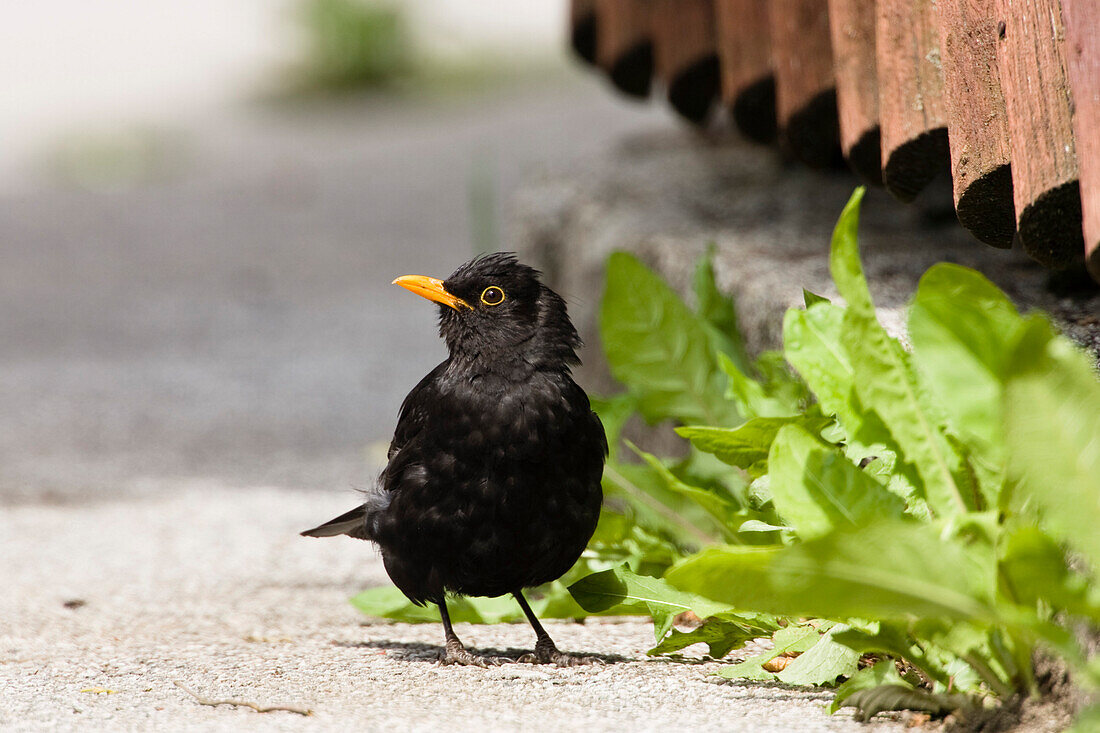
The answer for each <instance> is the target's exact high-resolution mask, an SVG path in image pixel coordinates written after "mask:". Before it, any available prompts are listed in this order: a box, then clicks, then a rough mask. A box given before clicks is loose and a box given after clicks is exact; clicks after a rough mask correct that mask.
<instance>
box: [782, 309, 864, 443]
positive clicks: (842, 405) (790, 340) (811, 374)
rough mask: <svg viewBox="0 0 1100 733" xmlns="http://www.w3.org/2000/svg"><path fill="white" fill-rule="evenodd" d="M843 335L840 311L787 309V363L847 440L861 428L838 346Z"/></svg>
mask: <svg viewBox="0 0 1100 733" xmlns="http://www.w3.org/2000/svg"><path fill="white" fill-rule="evenodd" d="M843 332H844V308H841V307H840V306H836V305H832V304H829V303H817V304H814V305H812V306H810V307H809V308H807V309H806V310H797V309H795V308H791V309H790V310H788V311H787V314H786V316H785V317H784V318H783V348H784V353H785V354H786V357H787V361H789V362H790V364H791V366H793V367H794V368H795V369H797V370H798V373H799V374H801V375H802V378H803V379H805V380H806V383H807V384H808V385H809V387H810V389H811V390H812V391H813V393H814V394H815V395H816V396H817V401H818V403H819V404H820V405H821V408H822V410H823V411H824V412H825V413H826V414H829V415H836V416H837V419H838V420H839V421H840V424H841V425H842V426H843V427H844V429H845V430H846V431H847V433H848V435H849V436H851V435H855V434H856V433H857V432H858V431H859V427H860V425H861V424H862V419H861V415H862V408H861V407H860V406H859V403H858V400H857V399H856V398H855V393H854V391H853V387H854V385H855V370H854V369H853V368H852V363H851V360H850V359H849V358H848V353H847V351H846V350H845V348H844V345H843V344H842V343H841V336H842V334H843Z"/></svg>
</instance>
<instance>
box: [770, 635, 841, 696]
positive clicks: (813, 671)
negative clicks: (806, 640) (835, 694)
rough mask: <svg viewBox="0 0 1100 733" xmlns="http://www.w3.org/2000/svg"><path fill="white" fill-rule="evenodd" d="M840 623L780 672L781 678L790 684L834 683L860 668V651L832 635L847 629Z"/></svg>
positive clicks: (781, 680) (780, 679)
mask: <svg viewBox="0 0 1100 733" xmlns="http://www.w3.org/2000/svg"><path fill="white" fill-rule="evenodd" d="M848 628H849V627H848V626H847V625H846V624H837V625H836V626H834V627H833V628H831V629H829V631H828V632H826V633H825V634H824V635H823V636H822V637H821V639H820V640H819V641H818V642H817V643H816V644H814V645H813V646H812V647H811V648H810V649H808V650H807V651H806V652H804V653H802V654H800V655H799V656H798V657H797V658H795V659H794V661H792V662H791V663H790V664H788V665H787V666H786V667H784V668H783V671H781V672H780V673H779V675H778V676H779V681H780V682H785V683H787V684H788V685H833V684H835V683H836V680H837V678H838V677H849V676H851V675H853V674H855V672H856V670H857V669H858V668H859V654H858V653H857V652H854V651H852V650H851V649H849V648H848V647H846V646H843V645H841V644H838V643H836V642H835V641H834V640H833V634H835V633H840V632H843V631H845V630H847V629H848Z"/></svg>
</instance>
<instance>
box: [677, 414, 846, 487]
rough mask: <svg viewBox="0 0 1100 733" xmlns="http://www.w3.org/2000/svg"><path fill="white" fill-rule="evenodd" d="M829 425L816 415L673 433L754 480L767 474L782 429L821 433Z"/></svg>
mask: <svg viewBox="0 0 1100 733" xmlns="http://www.w3.org/2000/svg"><path fill="white" fill-rule="evenodd" d="M831 422H832V420H831V419H829V418H826V417H820V416H816V415H798V416H794V417H756V418H753V419H751V420H749V421H747V422H746V423H745V424H744V425H742V426H741V427H739V428H710V427H700V426H689V427H683V428H677V429H676V433H677V434H678V435H680V436H681V437H683V438H687V439H688V440H690V441H691V444H692V445H693V446H695V447H696V448H698V449H699V450H701V451H703V452H704V453H712V454H714V455H715V456H717V457H718V458H719V459H721V460H722V461H724V462H726V463H728V464H730V465H731V466H737V467H738V468H743V469H745V470H747V471H748V472H749V474H750V475H752V476H753V477H756V476H761V475H763V474H764V473H765V472H766V471H767V460H768V452H769V451H770V450H771V445H772V441H773V440H775V436H776V434H777V433H778V432H779V430H780V429H781V428H783V427H785V426H787V425H800V426H802V427H804V428H805V429H806V430H808V431H810V432H811V433H820V432H821V431H822V430H824V429H825V427H826V426H828V425H829V423H831Z"/></svg>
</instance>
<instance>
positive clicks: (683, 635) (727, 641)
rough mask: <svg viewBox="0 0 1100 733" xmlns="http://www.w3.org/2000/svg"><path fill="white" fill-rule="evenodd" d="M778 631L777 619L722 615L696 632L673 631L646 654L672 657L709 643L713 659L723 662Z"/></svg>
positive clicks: (713, 617) (757, 615)
mask: <svg viewBox="0 0 1100 733" xmlns="http://www.w3.org/2000/svg"><path fill="white" fill-rule="evenodd" d="M776 628H778V627H777V624H776V621H775V618H774V617H771V616H767V615H761V614H753V615H750V616H745V615H740V614H735V613H730V612H726V613H719V614H715V615H714V616H711V617H710V618H708V619H706V620H705V621H704V622H703V625H702V626H700V627H699V628H697V629H692V630H691V631H686V632H685V631H678V630H677V629H672V633H670V634H669V635H668V637H667V638H665V639H664V640H662V641H661V643H660V644H658V645H657V646H655V647H653V648H652V649H650V650H649V651H648V652H646V654H649V655H651V656H655V655H659V654H671V653H673V652H678V651H680V650H681V649H686V648H687V647H689V646H692V645H693V644H706V645H707V652H708V654H709V655H710V657H711V658H712V659H721V658H722V657H724V656H726V655H727V654H729V653H730V651H731V650H733V649H736V648H738V647H740V646H741V645H743V644H744V643H745V642H747V641H751V640H753V639H757V638H760V637H763V636H768V635H770V634H771V633H772V632H773V631H775V629H776Z"/></svg>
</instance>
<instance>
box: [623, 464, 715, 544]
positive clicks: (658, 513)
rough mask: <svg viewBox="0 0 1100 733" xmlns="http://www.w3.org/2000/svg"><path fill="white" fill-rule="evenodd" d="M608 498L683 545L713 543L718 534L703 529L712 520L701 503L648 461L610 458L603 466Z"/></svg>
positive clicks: (652, 530) (648, 526)
mask: <svg viewBox="0 0 1100 733" xmlns="http://www.w3.org/2000/svg"><path fill="white" fill-rule="evenodd" d="M602 485H603V491H604V500H605V502H607V503H610V504H613V505H616V508H617V509H620V510H621V511H624V512H626V513H627V514H628V515H629V516H630V518H631V519H632V520H633V521H634V522H636V523H638V524H639V525H640V526H642V527H643V528H645V529H646V530H648V531H650V532H655V533H661V534H665V535H667V536H669V537H671V538H673V539H674V540H675V541H676V542H678V543H679V544H681V545H695V546H698V545H700V544H710V543H712V542H714V541H715V540H716V539H717V537H716V536H715V535H714V534H712V533H708V532H704V531H703V530H702V529H700V525H702V524H708V525H710V524H712V523H713V521H714V520H713V518H712V517H710V515H708V514H707V513H706V512H705V511H703V509H701V508H700V507H699V505H698V504H697V503H695V502H694V501H692V500H690V499H685V498H684V497H682V496H680V495H679V494H676V493H675V492H673V491H671V490H669V489H668V488H667V482H666V481H665V479H664V478H662V477H661V475H659V474H658V473H657V472H656V471H654V470H653V469H652V468H651V467H650V466H649V465H648V464H640V465H639V464H634V463H617V462H610V461H609V462H608V463H607V464H605V465H604V470H603V482H602Z"/></svg>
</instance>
